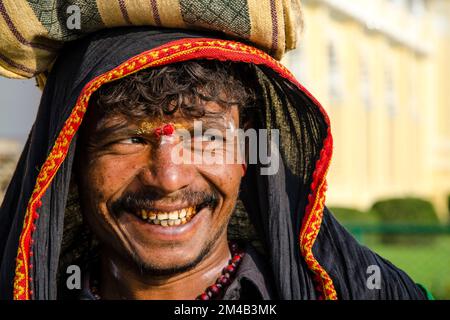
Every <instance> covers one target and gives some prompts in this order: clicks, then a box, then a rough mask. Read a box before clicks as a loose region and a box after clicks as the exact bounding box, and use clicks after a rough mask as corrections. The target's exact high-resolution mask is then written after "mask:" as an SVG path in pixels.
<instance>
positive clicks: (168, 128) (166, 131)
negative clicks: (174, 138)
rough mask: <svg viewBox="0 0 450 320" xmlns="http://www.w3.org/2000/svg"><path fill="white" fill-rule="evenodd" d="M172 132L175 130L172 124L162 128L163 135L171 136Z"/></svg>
mask: <svg viewBox="0 0 450 320" xmlns="http://www.w3.org/2000/svg"><path fill="white" fill-rule="evenodd" d="M174 131H175V128H174V127H173V125H172V124H166V125H165V126H164V127H163V134H164V135H166V136H169V135H171V134H172V133H173V132H174Z"/></svg>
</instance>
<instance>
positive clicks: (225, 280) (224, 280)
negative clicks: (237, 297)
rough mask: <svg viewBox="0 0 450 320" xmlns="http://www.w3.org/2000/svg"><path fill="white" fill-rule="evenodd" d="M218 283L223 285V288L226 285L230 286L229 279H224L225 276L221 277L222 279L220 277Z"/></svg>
mask: <svg viewBox="0 0 450 320" xmlns="http://www.w3.org/2000/svg"><path fill="white" fill-rule="evenodd" d="M219 283H220V284H221V285H223V286H227V285H229V284H230V279H229V278H227V277H225V276H222V277H220V279H219Z"/></svg>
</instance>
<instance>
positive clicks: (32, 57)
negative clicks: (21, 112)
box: [0, 0, 301, 78]
mask: <svg viewBox="0 0 450 320" xmlns="http://www.w3.org/2000/svg"><path fill="white" fill-rule="evenodd" d="M299 2H300V0H0V37H1V41H0V75H2V76H6V77H10V78H31V77H33V76H41V77H42V76H43V77H44V78H45V76H44V75H45V73H46V72H47V71H48V70H49V69H50V67H51V65H52V63H53V61H54V60H55V58H56V57H57V55H58V51H59V50H60V48H61V47H62V45H63V43H64V42H67V41H70V40H74V39H78V38H80V37H83V36H84V35H86V34H88V33H91V32H94V31H97V30H100V29H105V28H113V27H120V26H130V25H136V26H138V25H150V26H155V27H167V28H182V29H203V30H211V31H218V32H222V33H225V34H226V35H229V36H230V37H232V38H236V39H238V40H240V41H244V42H249V43H251V44H252V45H254V46H256V47H259V48H261V49H263V50H264V51H266V52H268V53H269V54H271V55H272V56H273V57H275V58H277V59H281V57H282V56H283V54H284V53H285V52H286V51H287V50H290V49H293V48H295V46H296V39H297V32H298V31H299V30H300V29H301V13H300V3H299Z"/></svg>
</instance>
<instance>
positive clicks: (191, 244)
mask: <svg viewBox="0 0 450 320" xmlns="http://www.w3.org/2000/svg"><path fill="white" fill-rule="evenodd" d="M221 109H222V108H221V107H219V106H218V105H217V104H216V103H214V102H208V103H207V104H206V106H205V111H206V112H209V111H211V112H217V111H218V110H221ZM93 111H94V112H92V113H91V114H90V115H89V116H88V117H87V119H86V120H85V121H86V123H85V128H84V132H83V137H84V138H83V140H82V141H83V145H82V148H81V149H80V152H81V153H80V154H79V157H78V159H79V164H78V172H77V174H78V181H79V189H80V195H81V206H82V210H83V213H84V216H85V218H86V220H87V222H88V223H89V225H90V227H91V228H92V229H93V231H94V233H95V234H96V235H97V237H98V238H99V239H100V241H101V242H102V243H103V245H104V246H105V248H107V249H108V250H112V252H114V253H115V254H118V255H119V256H121V257H122V258H125V259H129V260H130V258H131V259H133V260H134V261H135V262H137V263H138V264H139V265H140V266H141V267H144V268H145V269H147V270H151V271H154V272H160V273H171V272H174V271H182V270H185V269H187V268H189V267H192V266H193V265H195V264H196V263H198V262H199V260H201V258H202V257H204V256H205V255H206V254H208V253H209V251H211V250H214V244H215V243H216V242H217V240H218V239H219V238H221V239H224V237H226V226H227V224H228V220H229V218H230V216H231V214H232V212H233V209H234V206H235V203H236V199H237V196H238V192H239V186H240V181H241V177H242V175H243V167H242V165H241V164H238V163H231V164H205V163H195V164H192V163H188V164H187V163H182V164H179V163H178V164H177V163H175V162H174V161H172V160H173V159H172V155H173V149H174V148H175V147H176V146H177V145H178V143H177V142H179V141H178V139H177V138H176V137H175V138H173V139H172V138H170V137H165V136H163V138H155V136H154V133H153V132H148V133H144V134H139V135H138V134H137V132H139V129H140V127H141V126H142V122H143V119H142V118H140V119H132V118H130V117H129V116H127V117H126V116H123V115H121V114H115V115H106V116H105V115H102V116H100V112H97V111H95V109H94V110H93ZM154 120H155V119H151V118H147V119H145V121H148V122H152V121H153V122H154ZM197 120H202V125H203V128H204V129H208V128H209V129H211V128H213V129H218V130H220V131H224V130H225V129H227V127H229V124H236V127H237V126H238V124H239V113H238V109H237V107H236V106H233V107H231V108H230V109H229V110H227V111H223V112H222V113H219V114H218V115H215V116H208V117H205V118H203V119H197ZM164 122H165V123H175V124H180V125H181V126H183V127H184V128H186V129H187V130H191V129H192V127H193V120H192V119H186V118H184V117H183V116H182V115H180V113H179V112H176V113H175V114H173V115H170V116H166V118H165V119H163V122H162V123H164ZM224 134H225V133H224ZM194 139H195V138H193V140H194ZM177 214H178V217H176V215H177ZM155 217H156V219H157V221H155ZM170 217H172V218H173V219H169V220H167V221H164V220H166V219H167V218H170ZM149 218H150V220H148V219H149ZM158 218H160V219H158ZM170 220H174V221H170ZM177 220H178V221H177Z"/></svg>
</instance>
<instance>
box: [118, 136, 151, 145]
mask: <svg viewBox="0 0 450 320" xmlns="http://www.w3.org/2000/svg"><path fill="white" fill-rule="evenodd" d="M119 143H122V144H145V143H146V141H145V139H144V138H141V137H130V138H127V139H122V140H120V141H119Z"/></svg>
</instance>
